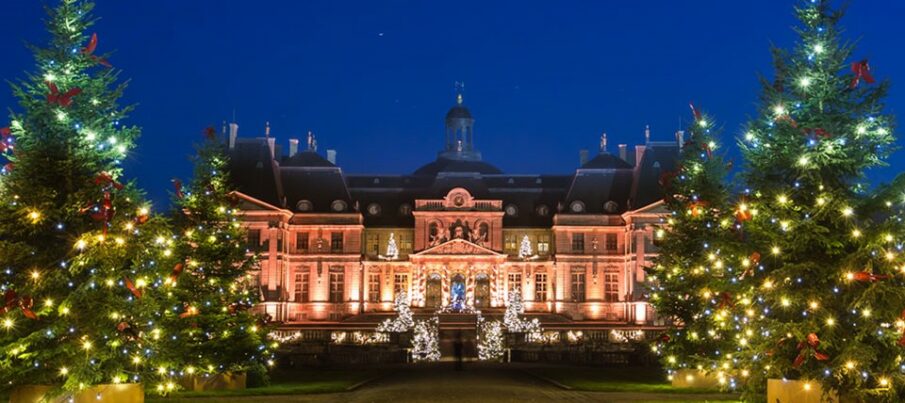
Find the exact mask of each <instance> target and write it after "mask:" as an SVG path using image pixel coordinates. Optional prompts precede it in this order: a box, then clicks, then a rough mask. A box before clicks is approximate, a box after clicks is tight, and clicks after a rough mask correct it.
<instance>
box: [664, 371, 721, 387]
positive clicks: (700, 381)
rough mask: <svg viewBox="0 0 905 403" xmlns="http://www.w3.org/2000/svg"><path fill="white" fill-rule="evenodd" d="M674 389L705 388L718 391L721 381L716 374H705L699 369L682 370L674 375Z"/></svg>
mask: <svg viewBox="0 0 905 403" xmlns="http://www.w3.org/2000/svg"><path fill="white" fill-rule="evenodd" d="M672 386H673V387H674V388H705V389H718V388H719V387H720V380H719V378H718V377H717V375H716V373H714V372H704V371H701V370H697V369H680V370H678V371H676V373H675V374H673V375H672Z"/></svg>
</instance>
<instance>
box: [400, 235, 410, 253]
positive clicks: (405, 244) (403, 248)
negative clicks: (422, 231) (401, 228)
mask: <svg viewBox="0 0 905 403" xmlns="http://www.w3.org/2000/svg"><path fill="white" fill-rule="evenodd" d="M411 251H412V238H411V237H409V236H408V235H405V234H400V235H399V253H405V254H408V253H409V252H411Z"/></svg>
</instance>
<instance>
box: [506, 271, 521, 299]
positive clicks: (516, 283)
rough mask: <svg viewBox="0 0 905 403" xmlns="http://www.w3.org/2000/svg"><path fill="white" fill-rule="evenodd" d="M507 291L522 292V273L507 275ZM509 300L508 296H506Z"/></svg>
mask: <svg viewBox="0 0 905 403" xmlns="http://www.w3.org/2000/svg"><path fill="white" fill-rule="evenodd" d="M509 291H510V292H511V291H522V273H509ZM506 300H507V301H508V300H509V296H508V295H507V296H506Z"/></svg>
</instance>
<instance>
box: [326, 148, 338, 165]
mask: <svg viewBox="0 0 905 403" xmlns="http://www.w3.org/2000/svg"><path fill="white" fill-rule="evenodd" d="M327 161H330V163H331V164H333V165H336V150H327Z"/></svg>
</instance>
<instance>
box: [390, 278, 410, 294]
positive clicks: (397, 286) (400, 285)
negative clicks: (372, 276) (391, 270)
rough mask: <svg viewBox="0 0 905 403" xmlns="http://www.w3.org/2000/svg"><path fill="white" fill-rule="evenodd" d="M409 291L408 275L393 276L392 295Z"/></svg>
mask: <svg viewBox="0 0 905 403" xmlns="http://www.w3.org/2000/svg"><path fill="white" fill-rule="evenodd" d="M408 291H409V275H408V274H396V275H394V276H393V294H394V295H396V294H399V293H400V292H406V293H407V292H408Z"/></svg>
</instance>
